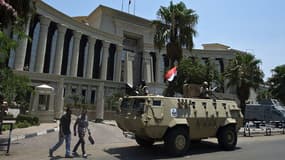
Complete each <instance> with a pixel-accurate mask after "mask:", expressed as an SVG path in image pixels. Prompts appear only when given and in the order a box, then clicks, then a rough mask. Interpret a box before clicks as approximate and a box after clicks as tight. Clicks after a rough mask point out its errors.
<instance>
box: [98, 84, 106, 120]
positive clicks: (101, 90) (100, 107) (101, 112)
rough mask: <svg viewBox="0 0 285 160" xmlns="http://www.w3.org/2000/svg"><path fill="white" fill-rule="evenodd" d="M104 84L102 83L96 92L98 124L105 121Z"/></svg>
mask: <svg viewBox="0 0 285 160" xmlns="http://www.w3.org/2000/svg"><path fill="white" fill-rule="evenodd" d="M104 92H105V91H104V82H100V83H99V86H98V88H97V90H96V93H97V97H96V100H97V102H96V105H97V106H96V122H102V121H103V119H104V105H105V99H104Z"/></svg>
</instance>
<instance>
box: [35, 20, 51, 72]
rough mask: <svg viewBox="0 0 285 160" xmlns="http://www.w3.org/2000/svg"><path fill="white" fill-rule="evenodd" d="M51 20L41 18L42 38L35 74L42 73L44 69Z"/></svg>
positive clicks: (38, 48)
mask: <svg viewBox="0 0 285 160" xmlns="http://www.w3.org/2000/svg"><path fill="white" fill-rule="evenodd" d="M49 24H50V19H48V18H47V17H44V16H40V37H39V42H38V47H37V56H36V64H35V72H38V73H42V72H43V68H44V59H45V53H46V43H47V35H48V27H49Z"/></svg>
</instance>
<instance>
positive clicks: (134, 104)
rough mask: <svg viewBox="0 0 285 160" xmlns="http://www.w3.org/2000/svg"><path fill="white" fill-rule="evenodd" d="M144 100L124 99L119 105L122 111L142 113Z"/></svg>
mask: <svg viewBox="0 0 285 160" xmlns="http://www.w3.org/2000/svg"><path fill="white" fill-rule="evenodd" d="M144 104H145V99H141V98H124V99H123V101H122V103H121V109H122V111H126V110H128V111H134V112H138V113H142V112H143V111H144Z"/></svg>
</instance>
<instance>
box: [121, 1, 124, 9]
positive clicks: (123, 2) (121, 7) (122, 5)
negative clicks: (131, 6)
mask: <svg viewBox="0 0 285 160" xmlns="http://www.w3.org/2000/svg"><path fill="white" fill-rule="evenodd" d="M123 10H124V0H122V7H121V11H123Z"/></svg>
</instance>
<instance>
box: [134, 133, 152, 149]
mask: <svg viewBox="0 0 285 160" xmlns="http://www.w3.org/2000/svg"><path fill="white" fill-rule="evenodd" d="M135 139H136V142H137V144H138V145H140V146H142V147H150V146H152V145H153V143H154V140H151V139H144V138H141V137H139V136H137V135H136V136H135Z"/></svg>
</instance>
